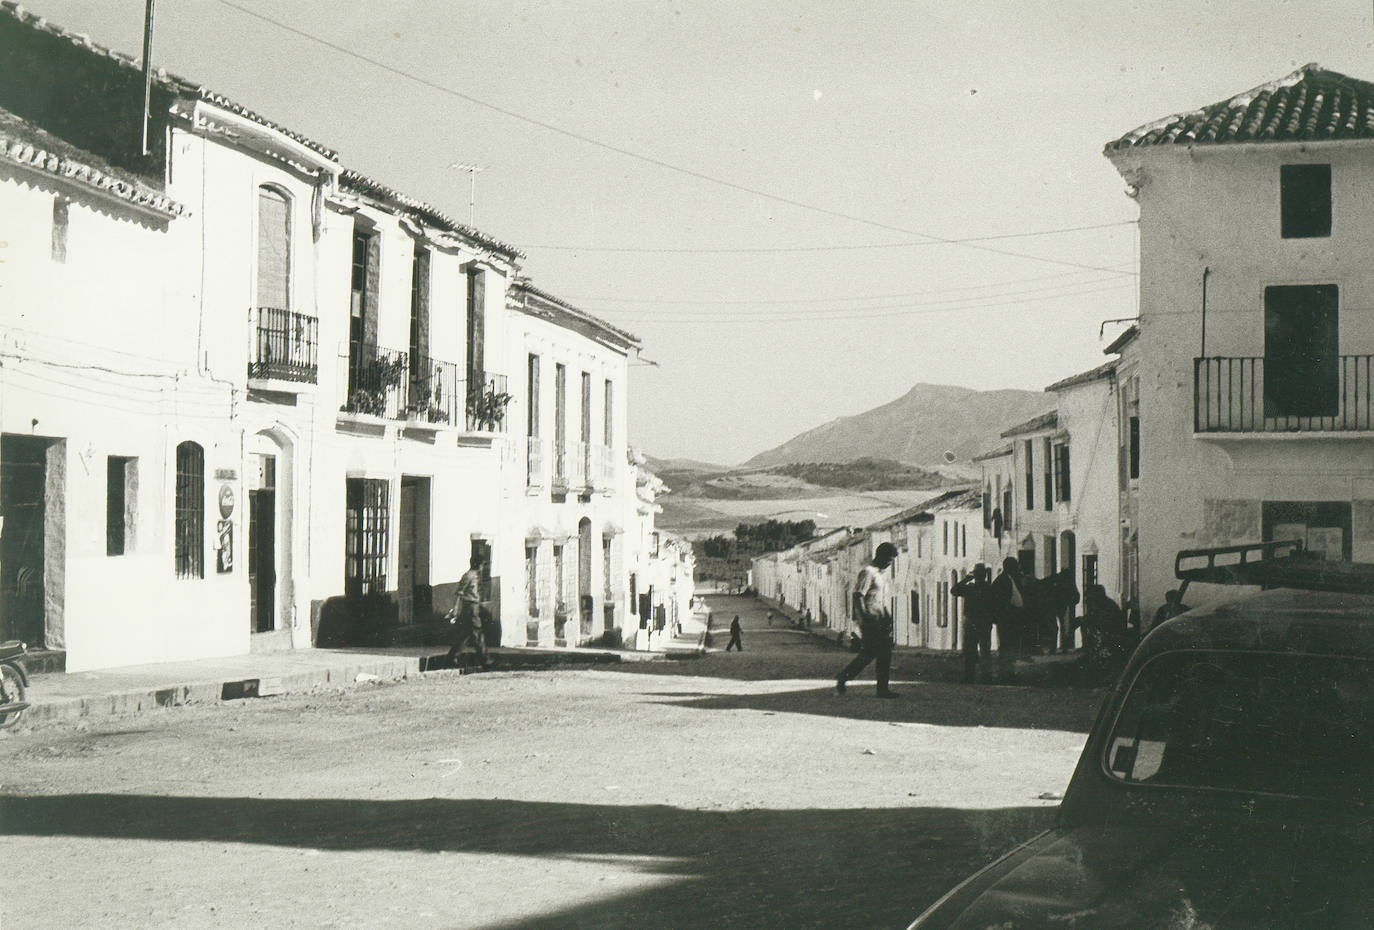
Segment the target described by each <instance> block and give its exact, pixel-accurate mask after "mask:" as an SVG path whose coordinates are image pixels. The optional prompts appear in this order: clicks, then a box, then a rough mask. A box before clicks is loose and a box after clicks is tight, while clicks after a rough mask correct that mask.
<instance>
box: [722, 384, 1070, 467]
mask: <svg viewBox="0 0 1374 930" xmlns="http://www.w3.org/2000/svg"><path fill="white" fill-rule="evenodd" d="M1053 408H1054V397H1053V395H1050V394H1046V393H1044V392H1043V391H1015V390H1004V391H975V390H973V389H972V388H961V387H953V386H950V385H942V384H918V385H916V386H915V387H913V388H912V389H911V390H910V391H908V392H907V393H906V394H905V395H903V396H902V397H899V398H897V399H896V400H894V401H892V402H891V403H888V404H883V405H882V406H881V407H874V408H873V409H872V410H869V411H866V412H864V413H859V414H855V415H854V416H852V417H840V418H839V419H837V420H831V421H830V422H829V423H826V424H825V425H823V426H818V427H816V428H815V429H811V430H807V431H806V432H804V433H801V434H799V435H797V436H794V437H792V438H791V439H789V440H787V442H784V443H783V444H782V445H780V446H777V447H776V448H773V449H769V450H768V451H766V452H760V453H759V454H758V455H756V456H754V457H753V458H751V459H750V460H749V461H747V462H745V463H744V466H743V467H745V468H750V467H763V466H768V465H785V464H797V463H803V462H852V461H854V460H855V459H860V458H878V459H895V460H897V461H899V462H905V463H908V464H911V465H918V466H926V467H937V466H938V467H942V468H947V467H949V466H948V465H947V463H946V459H945V452H947V451H948V452H953V453H954V456H955V458H954V465H955V466H965V467H967V466H968V464H969V459H970V458H972V457H973V456H975V455H978V454H979V453H981V452H987V451H988V450H990V449H993V448H996V447H997V446H998V445H999V444H1000V443H1002V442H1003V440H1002V439H1001V438H1000V435H1001V433H1002V431H1003V430H1006V429H1008V428H1010V427H1013V426H1016V425H1017V424H1019V423H1023V422H1025V421H1026V420H1029V419H1031V418H1032V417H1034V416H1036V415H1038V414H1041V413H1044V412H1046V411H1048V410H1051V409H1053Z"/></svg>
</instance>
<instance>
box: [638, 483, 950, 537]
mask: <svg viewBox="0 0 1374 930" xmlns="http://www.w3.org/2000/svg"><path fill="white" fill-rule="evenodd" d="M939 493H940V492H939V491H914V490H899V491H872V492H868V493H864V494H833V493H832V494H828V495H826V496H821V497H808V498H791V499H786V500H777V499H773V500H716V499H703V498H688V499H677V500H674V496H673V495H671V494H669V495H668V496H666V497H663V498H660V499H659V501H658V502H659V503H660V504H662V505H663V513H661V514H659V516H658V519H657V521H656V522H657V524H658V526H660V527H662V528H663V529H665V530H667V531H669V532H673V533H679V534H681V535H683V536H688V537H692V538H699V537H702V536H713V535H716V534H718V533H724V534H729V533H732V532H733V531H734V529H735V527H736V526H738V525H739V524H740V523H758V522H762V521H764V520H769V519H774V520H814V521H816V527H817V529H820V530H829V529H834V528H835V527H839V526H864V525H866V524H869V523H873V522H874V521H876V520H881V519H882V518H883V517H886V516H890V515H891V514H894V513H896V512H897V511H899V510H905V509H906V508H907V507H913V506H915V505H916V504H919V503H921V502H923V501H927V500H930V499H931V498H932V497H935V496H936V495H938V494H939Z"/></svg>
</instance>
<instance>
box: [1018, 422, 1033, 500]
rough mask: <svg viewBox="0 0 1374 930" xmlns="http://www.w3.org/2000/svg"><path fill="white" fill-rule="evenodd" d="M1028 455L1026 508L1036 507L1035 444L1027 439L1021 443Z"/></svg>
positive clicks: (1026, 455)
mask: <svg viewBox="0 0 1374 930" xmlns="http://www.w3.org/2000/svg"><path fill="white" fill-rule="evenodd" d="M1021 448H1022V451H1023V452H1024V453H1025V457H1026V509H1027V510H1034V509H1035V461H1034V456H1033V455H1032V450H1034V448H1035V444H1034V443H1033V442H1031V441H1030V440H1029V439H1027V440H1026V441H1025V442H1024V443H1022V445H1021Z"/></svg>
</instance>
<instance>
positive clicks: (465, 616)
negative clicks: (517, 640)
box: [445, 555, 491, 668]
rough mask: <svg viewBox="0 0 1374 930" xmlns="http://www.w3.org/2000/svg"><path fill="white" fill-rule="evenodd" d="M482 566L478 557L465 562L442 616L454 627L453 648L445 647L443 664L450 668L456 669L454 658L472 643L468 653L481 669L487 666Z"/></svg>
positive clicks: (484, 562)
mask: <svg viewBox="0 0 1374 930" xmlns="http://www.w3.org/2000/svg"><path fill="white" fill-rule="evenodd" d="M486 564H487V563H486V559H484V558H483V557H482V556H480V555H474V556H473V557H472V558H471V559H469V560H468V570H467V571H465V572H463V576H462V577H461V578H459V579H458V596H457V597H456V598H455V599H454V601H453V606H452V607H451V608H449V612H448V613H447V614H445V617H446V618H447V619H448V622H449V623H451V624H453V627H454V629H453V644H452V646H450V647H449V650H448V656H447V657H446V660H447V662H448V663H449V664H451V665H454V666H457V664H458V657H459V656H460V655H462V652H463V647H464V646H466V645H467V644H468V643H469V642H471V643H472V651H473V652H474V653H476V655H477V659H478V661H480V662H481V664H482V667H483V668H486V667H487V666H489V665H491V659H490V658H489V657H488V656H487V639H486V630H485V624H484V622H483V617H482V612H483V604H482V569H483V568H485V567H486Z"/></svg>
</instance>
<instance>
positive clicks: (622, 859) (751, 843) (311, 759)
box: [0, 597, 1100, 928]
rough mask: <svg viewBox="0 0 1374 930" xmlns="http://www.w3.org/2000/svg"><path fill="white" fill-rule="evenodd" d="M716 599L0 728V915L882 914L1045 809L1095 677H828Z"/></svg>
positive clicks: (184, 922) (749, 609) (560, 918)
mask: <svg viewBox="0 0 1374 930" xmlns="http://www.w3.org/2000/svg"><path fill="white" fill-rule="evenodd" d="M711 602H712V605H713V607H714V609H715V618H714V622H713V626H712V644H713V650H712V651H711V652H710V653H709V654H708V655H706V656H704V657H702V658H700V659H696V660H690V659H685V660H676V661H667V662H656V663H638V664H629V665H624V666H616V667H603V668H598V669H595V670H578V671H547V672H510V673H487V674H478V675H464V676H458V675H454V674H451V673H437V674H431V675H427V676H425V677H424V678H423V679H422V680H419V681H411V682H407V683H403V684H396V685H373V686H362V687H357V688H353V689H350V690H348V691H344V692H320V693H315V694H309V695H295V696H285V697H278V698H268V699H260V700H255V701H243V702H235V703H232V704H229V705H223V706H206V707H180V708H172V709H167V710H160V711H155V712H150V713H146V714H142V715H138V716H130V717H122V718H121V717H112V718H108V719H101V720H93V721H90V722H89V723H86V722H83V723H81V724H77V725H69V724H53V725H49V726H45V727H39V728H35V729H28V730H20V731H18V732H16V733H13V734H11V735H8V736H6V737H3V738H0V759H3V769H2V771H3V776H0V834H3V835H4V836H5V846H6V850H7V856H6V876H5V878H4V879H3V881H2V882H0V888H2V889H3V890H2V891H0V926H4V927H9V926H14V927H25V928H41V927H61V928H73V927H111V928H113V927H120V928H124V927H132V926H143V927H233V926H259V927H354V926H362V925H368V926H375V925H381V926H406V927H414V926H422V927H473V928H556V927H702V928H705V927H740V928H744V927H817V928H839V927H854V928H875V927H897V928H900V927H903V926H905V924H906V922H908V921H909V920H910V919H912V918H913V917H914V916H915V915H916V914H917V913H918V912H919V911H920V910H921V909H922V908H923V907H924V906H925V905H927V904H929V903H930V902H932V901H933V900H934V899H935V898H937V897H938V896H939V895H940V894H942V893H943V892H944V891H945V890H946V889H947V888H948V887H949V886H950V885H951V884H953V883H954V882H955V881H957V880H958V879H959V878H961V877H963V876H964V875H966V874H967V873H968V872H969V871H971V870H972V869H975V868H976V867H978V866H979V865H981V864H982V863H984V862H987V861H989V860H990V859H992V858H993V857H995V856H997V855H998V854H999V853H1001V852H1002V851H1004V850H1005V849H1006V848H1008V847H1010V846H1011V845H1013V844H1015V843H1016V842H1018V841H1020V840H1022V839H1024V838H1026V837H1028V836H1030V835H1032V834H1034V833H1035V832H1037V831H1038V830H1040V829H1041V828H1043V827H1044V826H1046V825H1047V824H1048V823H1049V822H1050V820H1051V818H1052V816H1053V809H1054V798H1056V797H1057V796H1058V795H1059V794H1060V793H1062V791H1063V789H1064V787H1065V785H1066V784H1067V781H1068V777H1069V775H1070V773H1071V771H1072V768H1073V765H1074V763H1075V760H1076V758H1077V755H1078V751H1079V749H1080V747H1081V745H1082V741H1083V738H1084V734H1085V733H1086V730H1087V728H1088V726H1089V725H1090V723H1091V722H1092V719H1093V715H1094V713H1095V712H1096V709H1097V703H1098V701H1099V699H1100V693H1099V692H1090V691H1075V690H1052V689H1034V688H1013V687H997V686H962V685H959V684H957V683H955V682H953V681H949V680H937V679H936V677H935V676H929V677H922V675H921V669H920V666H919V664H918V663H916V662H913V661H911V660H910V658H909V657H899V659H898V661H897V663H896V666H895V668H894V687H895V688H897V689H898V690H900V691H901V693H902V695H903V697H902V700H899V701H879V700H877V699H875V698H874V697H873V689H872V677H871V676H872V672H871V669H870V671H869V672H868V673H867V674H866V676H865V677H863V678H861V679H860V680H859V681H858V682H856V683H855V684H854V685H853V686H852V687H851V689H850V691H849V693H848V694H846V695H845V696H843V697H840V696H838V695H836V694H835V693H834V689H833V684H832V682H833V677H834V674H835V672H836V671H837V670H838V669H839V667H841V666H842V665H843V664H844V662H845V661H847V658H848V655H849V654H848V653H847V652H845V651H844V650H842V649H839V648H838V647H836V646H835V645H834V644H832V643H829V642H827V641H825V640H823V639H821V638H819V637H815V636H811V635H808V634H805V633H803V632H801V631H799V630H797V629H795V628H792V627H786V626H783V625H782V624H781V623H775V625H774V626H773V627H772V628H769V627H768V626H767V624H766V622H765V620H764V613H763V609H762V607H761V606H760V605H759V604H758V603H757V602H755V601H753V600H752V599H746V598H729V597H722V598H714V599H712V601H711ZM736 613H738V614H739V615H740V617H741V621H742V623H743V626H744V637H743V641H744V651H743V653H735V652H731V653H729V654H726V653H724V652H722V651H720V650H722V649H723V648H724V645H725V642H726V640H727V639H728V627H729V622H730V619H731V617H732V616H734V615H735V614H736Z"/></svg>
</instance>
